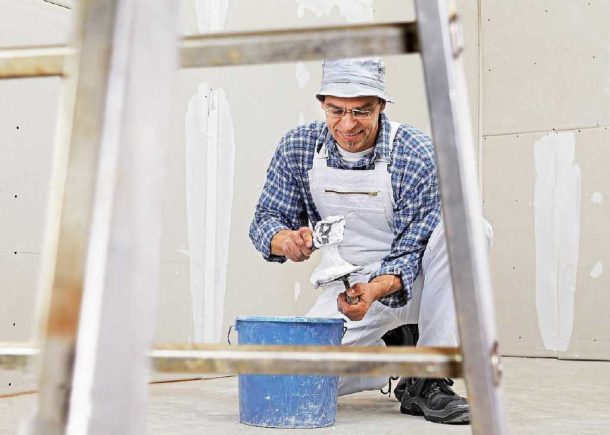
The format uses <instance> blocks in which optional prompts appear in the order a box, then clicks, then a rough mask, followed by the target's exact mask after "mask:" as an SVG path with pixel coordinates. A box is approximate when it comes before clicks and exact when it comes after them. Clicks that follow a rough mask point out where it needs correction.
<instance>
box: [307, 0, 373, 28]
mask: <svg viewBox="0 0 610 435" xmlns="http://www.w3.org/2000/svg"><path fill="white" fill-rule="evenodd" d="M296 2H297V3H298V5H299V7H298V9H297V15H298V17H299V18H302V17H303V16H305V11H306V10H308V11H311V12H313V13H315V14H316V15H317V16H318V17H321V16H324V15H326V16H330V15H331V13H332V11H333V8H335V7H337V8H338V9H339V13H340V14H341V16H342V17H344V18H345V21H347V22H348V23H360V22H366V21H373V11H374V9H375V2H374V0H296Z"/></svg>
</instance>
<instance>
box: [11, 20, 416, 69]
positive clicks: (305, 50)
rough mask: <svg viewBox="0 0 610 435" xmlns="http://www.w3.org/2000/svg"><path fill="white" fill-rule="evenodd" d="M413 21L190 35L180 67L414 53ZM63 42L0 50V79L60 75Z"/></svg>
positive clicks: (65, 52)
mask: <svg viewBox="0 0 610 435" xmlns="http://www.w3.org/2000/svg"><path fill="white" fill-rule="evenodd" d="M417 51H418V42H417V30H416V25H415V23H414V22H405V23H387V24H364V25H355V26H336V27H317V28H305V29H294V30H267V31H258V32H236V33H216V34H207V35H193V36H189V37H186V38H184V39H183V40H182V41H181V47H180V60H181V64H182V68H203V67H211V66H228V65H246V64H260V63H279V62H296V61H308V60H317V59H326V58H342V57H358V56H369V55H377V56H380V55H392V54H403V53H416V52H417ZM74 54H75V50H74V49H73V48H70V47H65V46H47V47H23V48H11V49H1V50H0V79H10V78H25V77H45V76H61V75H63V72H64V64H65V62H66V58H67V57H68V56H72V55H74Z"/></svg>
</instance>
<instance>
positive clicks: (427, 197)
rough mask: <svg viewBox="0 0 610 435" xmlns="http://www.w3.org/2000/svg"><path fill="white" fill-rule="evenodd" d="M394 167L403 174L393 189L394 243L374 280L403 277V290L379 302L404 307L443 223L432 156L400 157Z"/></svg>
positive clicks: (398, 156)
mask: <svg viewBox="0 0 610 435" xmlns="http://www.w3.org/2000/svg"><path fill="white" fill-rule="evenodd" d="M426 138H427V136H426ZM427 141H428V143H429V138H428V139H427ZM394 165H395V169H394V170H397V171H404V172H403V173H402V177H397V178H398V179H399V180H401V181H400V182H399V183H396V185H394V189H395V190H396V189H398V192H399V194H398V195H397V198H396V206H395V209H394V235H395V236H394V241H393V242H392V248H391V251H390V253H389V254H388V255H387V256H386V257H385V258H384V259H383V261H382V263H381V268H380V269H379V270H378V271H376V272H375V273H374V274H373V275H372V276H371V279H373V278H375V277H376V276H379V275H397V276H400V278H401V280H402V284H403V289H401V290H399V291H397V292H395V293H393V294H390V295H388V296H385V297H383V298H380V299H379V302H381V303H382V304H384V305H386V306H389V307H402V306H404V305H406V304H407V302H408V301H409V300H410V299H411V297H412V289H413V282H414V281H415V278H416V277H417V274H418V273H419V269H420V265H421V258H422V256H423V253H424V250H425V248H426V244H427V243H428V240H429V238H430V235H431V234H432V231H433V230H434V228H436V225H437V224H438V223H439V222H440V217H441V203H440V195H439V188H438V178H437V174H436V165H435V162H434V158H433V155H432V153H428V154H417V155H413V154H411V155H397V157H396V158H395V162H394ZM393 184H394V183H393ZM395 196H396V195H395Z"/></svg>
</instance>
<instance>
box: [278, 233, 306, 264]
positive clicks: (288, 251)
mask: <svg viewBox="0 0 610 435" xmlns="http://www.w3.org/2000/svg"><path fill="white" fill-rule="evenodd" d="M312 251H313V237H312V232H311V230H310V229H309V228H308V227H301V228H299V229H298V230H296V231H292V230H281V231H279V232H278V233H277V234H276V235H275V236H273V238H272V239H271V253H272V254H274V255H280V256H284V257H286V258H287V259H289V260H292V261H296V262H300V261H304V260H308V259H309V257H310V256H311V253H312Z"/></svg>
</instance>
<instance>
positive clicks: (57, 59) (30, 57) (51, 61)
mask: <svg viewBox="0 0 610 435" xmlns="http://www.w3.org/2000/svg"><path fill="white" fill-rule="evenodd" d="M74 53H75V50H74V49H73V48H70V47H66V46H48V47H23V48H10V49H2V50H0V78H1V79H11V78H24V77H48V76H61V75H63V73H64V65H65V62H66V58H67V57H68V56H71V55H73V54H74Z"/></svg>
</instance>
